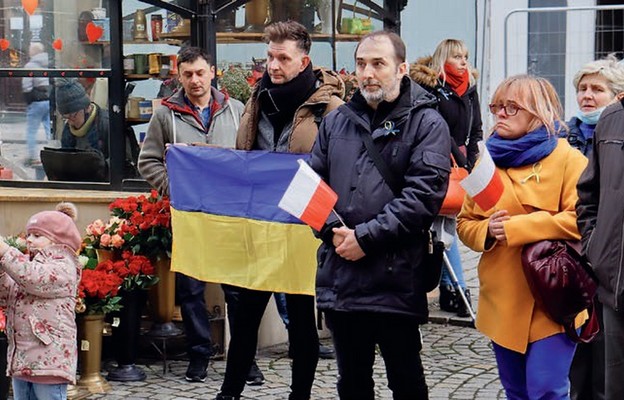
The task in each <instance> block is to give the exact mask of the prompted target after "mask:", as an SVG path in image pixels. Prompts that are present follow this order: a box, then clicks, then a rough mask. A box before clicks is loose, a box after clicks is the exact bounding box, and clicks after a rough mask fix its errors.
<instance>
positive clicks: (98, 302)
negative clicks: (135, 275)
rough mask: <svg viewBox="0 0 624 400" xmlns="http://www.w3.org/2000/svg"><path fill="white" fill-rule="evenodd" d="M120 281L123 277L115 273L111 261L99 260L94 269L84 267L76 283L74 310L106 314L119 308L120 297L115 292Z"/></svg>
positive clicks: (117, 291) (117, 290) (121, 281)
mask: <svg viewBox="0 0 624 400" xmlns="http://www.w3.org/2000/svg"><path fill="white" fill-rule="evenodd" d="M85 258H86V257H85ZM122 283H123V279H122V278H121V277H120V276H119V275H118V274H117V273H115V271H114V269H113V262H112V261H105V262H101V263H99V264H97V265H96V267H95V268H94V269H90V268H88V267H85V268H84V269H83V270H82V276H81V278H80V282H79V284H78V300H77V302H76V312H77V313H84V312H86V313H87V314H107V313H109V312H111V311H118V310H120V309H121V307H122V306H121V304H119V302H120V301H121V297H119V296H118V295H117V294H118V293H119V288H120V286H121V284H122Z"/></svg>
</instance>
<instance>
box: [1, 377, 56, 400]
mask: <svg viewBox="0 0 624 400" xmlns="http://www.w3.org/2000/svg"><path fill="white" fill-rule="evenodd" d="M13 399H14V400H66V399H67V384H66V383H59V384H54V385H52V384H45V383H32V382H27V381H23V380H21V379H17V378H13Z"/></svg>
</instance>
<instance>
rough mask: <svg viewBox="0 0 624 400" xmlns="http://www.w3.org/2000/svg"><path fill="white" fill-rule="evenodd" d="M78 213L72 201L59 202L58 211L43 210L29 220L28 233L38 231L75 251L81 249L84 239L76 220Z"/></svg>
mask: <svg viewBox="0 0 624 400" xmlns="http://www.w3.org/2000/svg"><path fill="white" fill-rule="evenodd" d="M77 215H78V211H77V210H76V206H75V205H73V204H72V203H59V204H57V206H56V211H41V212H39V213H37V214H35V215H33V216H32V217H30V219H29V220H28V223H27V224H26V232H27V233H38V234H40V235H43V236H45V237H47V238H48V239H50V240H51V241H52V242H54V243H57V244H64V245H66V246H68V247H69V248H71V249H72V250H73V251H78V249H80V243H81V242H82V239H81V237H80V232H79V231H78V228H77V227H76V223H75V222H74V220H75V219H76V216H77Z"/></svg>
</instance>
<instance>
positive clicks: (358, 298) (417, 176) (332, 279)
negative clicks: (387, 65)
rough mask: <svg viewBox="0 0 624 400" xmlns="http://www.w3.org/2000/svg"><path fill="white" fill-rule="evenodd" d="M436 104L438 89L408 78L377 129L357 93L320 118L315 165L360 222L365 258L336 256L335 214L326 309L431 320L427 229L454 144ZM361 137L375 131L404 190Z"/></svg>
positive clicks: (323, 268) (325, 251) (322, 281)
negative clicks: (396, 189)
mask: <svg viewBox="0 0 624 400" xmlns="http://www.w3.org/2000/svg"><path fill="white" fill-rule="evenodd" d="M434 105H435V98H434V96H432V95H431V94H429V93H427V92H426V91H425V90H424V89H422V88H421V87H420V86H418V85H417V84H416V83H414V82H412V81H411V80H410V79H409V78H408V77H404V78H403V82H402V85H401V94H400V98H399V100H398V103H397V104H396V106H395V107H394V109H392V111H390V113H389V114H388V116H387V117H386V118H385V119H384V120H383V121H380V123H379V124H377V126H375V127H374V128H371V115H372V113H369V112H368V111H367V109H366V108H367V107H368V106H367V105H366V104H365V101H364V99H363V97H362V95H361V94H360V93H359V91H358V92H356V93H355V95H354V96H353V98H352V99H351V100H350V101H349V102H348V103H347V104H345V105H343V106H341V107H340V108H338V110H336V111H334V112H332V113H330V114H329V115H328V116H327V117H325V119H324V120H323V123H322V124H321V128H320V132H319V137H318V139H317V141H316V143H315V145H314V148H313V150H312V158H311V160H310V165H311V166H312V168H313V169H314V170H315V171H316V172H318V173H319V174H320V176H321V177H322V178H323V179H324V180H325V181H326V182H327V183H328V184H329V185H330V186H331V188H332V189H333V190H334V191H335V192H336V193H337V194H338V202H337V203H336V206H335V210H336V211H337V213H338V214H339V215H340V216H341V217H342V218H343V220H344V222H345V224H346V225H347V226H348V227H350V228H354V229H355V235H356V238H357V241H358V243H359V245H360V247H361V248H362V250H363V251H364V253H365V254H366V256H365V257H364V258H362V259H360V260H358V261H355V262H353V261H347V260H345V259H343V258H342V257H340V256H338V255H337V254H336V251H335V247H334V246H333V244H332V236H333V234H332V233H331V228H332V227H335V226H338V225H339V223H337V221H336V217H335V216H333V215H330V218H329V219H328V220H327V223H326V225H325V226H324V228H323V229H322V230H321V232H320V236H321V237H322V239H323V244H321V246H320V248H319V250H318V270H317V278H316V296H317V297H316V302H317V306H318V308H319V309H321V310H334V311H347V312H353V311H370V312H384V313H394V314H402V315H408V316H411V317H414V318H415V319H416V320H417V321H418V322H419V323H424V322H426V321H427V316H428V310H427V296H426V294H427V292H426V289H425V288H424V285H423V281H424V274H425V272H426V270H425V269H426V268H428V267H429V266H428V265H426V264H425V262H424V259H425V255H426V253H427V251H428V243H429V242H428V234H427V232H428V228H429V226H430V225H431V222H432V221H433V219H434V217H435V215H436V214H437V213H438V211H439V209H440V206H441V205H442V200H443V198H444V195H445V194H446V190H447V185H448V175H449V171H450V159H449V156H448V155H449V152H450V149H451V139H450V136H449V133H448V127H447V125H446V122H444V120H443V119H442V117H441V116H440V114H439V113H438V112H437V111H435V109H433V108H432V106H434ZM361 135H372V138H373V141H374V144H375V145H376V146H377V148H378V149H379V152H380V153H381V157H382V158H383V159H384V161H385V162H386V164H387V165H388V167H389V168H390V170H391V171H392V172H393V174H394V176H396V177H397V180H398V181H399V182H400V184H401V187H402V190H401V192H400V195H398V196H395V195H394V193H393V191H392V189H391V188H390V187H389V186H388V185H387V184H386V183H385V181H384V179H383V178H382V176H381V174H380V172H379V170H378V169H377V167H376V166H375V164H374V163H373V161H372V159H371V158H370V156H369V155H368V152H367V151H366V150H365V147H364V144H363V142H362V139H361V137H360V136H361Z"/></svg>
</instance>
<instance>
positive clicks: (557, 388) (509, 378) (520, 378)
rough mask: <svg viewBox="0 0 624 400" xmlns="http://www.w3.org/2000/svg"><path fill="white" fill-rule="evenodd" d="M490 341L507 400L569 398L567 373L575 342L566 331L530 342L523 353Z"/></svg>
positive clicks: (556, 399)
mask: <svg viewBox="0 0 624 400" xmlns="http://www.w3.org/2000/svg"><path fill="white" fill-rule="evenodd" d="M492 344H493V347H494V354H495V355H496V363H497V364H498V374H499V376H500V380H501V383H502V385H503V388H504V389H505V393H506V394H507V398H508V399H509V400H538V399H539V400H559V399H565V400H569V399H570V380H569V379H568V373H569V372H570V365H571V364H572V357H573V356H574V350H575V348H576V344H575V343H574V342H573V341H571V340H570V339H569V338H568V337H567V336H566V334H565V333H559V334H556V335H553V336H549V337H547V338H544V339H542V340H538V341H537V342H533V343H529V346H528V348H527V352H526V354H522V353H518V352H515V351H513V350H509V349H506V348H504V347H501V346H499V345H497V344H496V343H492Z"/></svg>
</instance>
